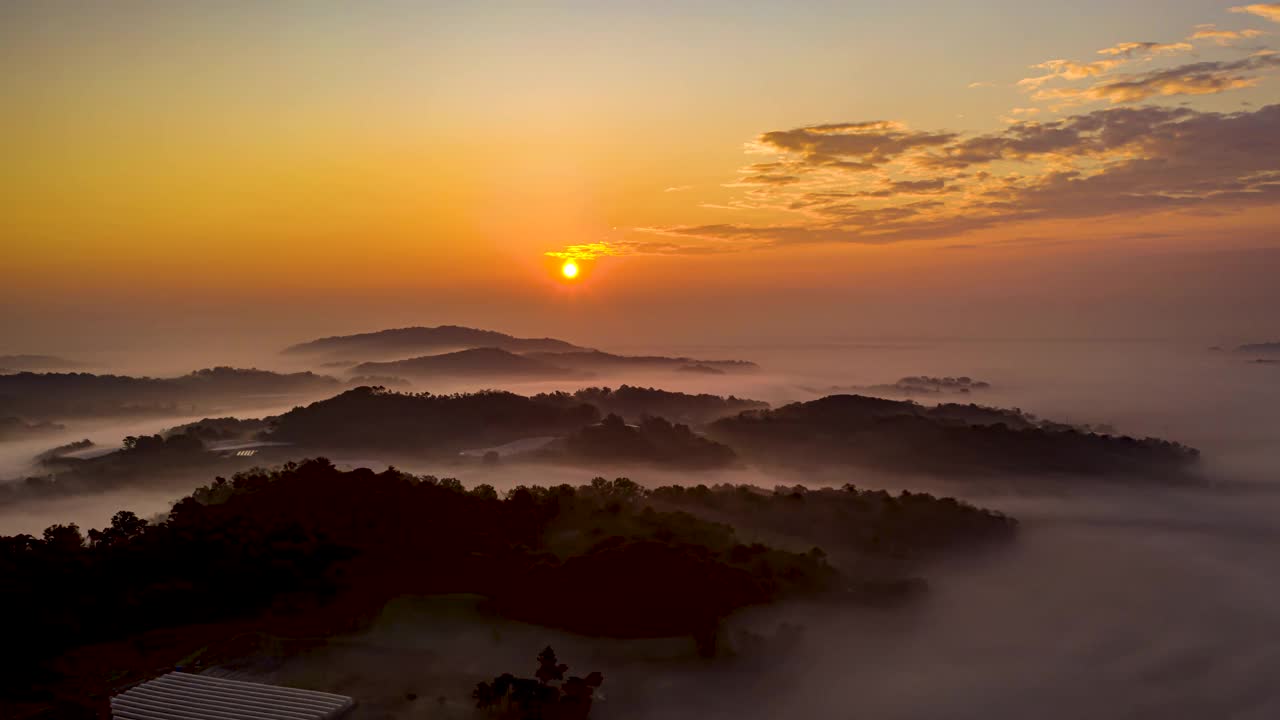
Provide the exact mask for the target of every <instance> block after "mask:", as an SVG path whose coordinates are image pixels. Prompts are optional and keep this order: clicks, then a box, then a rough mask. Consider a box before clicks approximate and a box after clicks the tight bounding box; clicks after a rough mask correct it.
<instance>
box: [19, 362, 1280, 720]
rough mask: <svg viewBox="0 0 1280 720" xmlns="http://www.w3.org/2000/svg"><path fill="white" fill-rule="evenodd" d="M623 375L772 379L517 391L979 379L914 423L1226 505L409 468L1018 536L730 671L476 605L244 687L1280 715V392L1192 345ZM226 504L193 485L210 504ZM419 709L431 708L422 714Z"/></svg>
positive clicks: (1058, 489)
mask: <svg viewBox="0 0 1280 720" xmlns="http://www.w3.org/2000/svg"><path fill="white" fill-rule="evenodd" d="M605 349H607V350H610V351H616V352H646V353H662V354H678V355H689V356H694V357H702V358H709V359H722V358H723V359H728V358H733V359H747V360H753V361H756V362H757V363H759V364H760V365H761V370H760V371H759V372H755V373H749V374H726V375H714V376H702V375H693V376H681V375H680V374H656V375H640V376H635V375H633V376H628V377H599V378H595V379H592V380H591V381H589V382H582V383H566V382H562V381H558V382H539V383H504V384H501V386H502V387H506V388H510V389H512V390H515V391H517V392H523V393H528V392H538V391H542V390H550V389H567V390H572V389H576V388H577V387H581V386H584V385H614V386H616V385H617V384H621V383H622V382H629V383H632V384H645V385H650V384H651V385H656V386H659V387H663V388H666V389H670V390H683V391H687V392H710V393H716V394H736V395H739V396H743V397H751V398H756V399H762V400H766V401H768V402H770V403H774V404H779V403H784V402H789V401H795V400H805V399H812V398H814V397H817V396H818V394H819V393H820V392H822V391H823V390H825V389H826V388H829V387H832V386H841V387H844V386H855V385H872V384H880V383H891V382H893V381H894V380H896V379H897V378H899V377H902V376H906V375H941V376H946V375H951V376H959V375H967V376H970V377H972V378H974V379H977V380H984V381H987V382H990V383H991V384H992V388H991V389H990V390H989V391H986V392H982V393H974V394H973V395H963V396H952V395H948V396H939V397H936V398H916V399H917V400H919V401H921V402H933V401H958V402H969V401H973V402H978V403H983V404H991V405H999V406H1016V407H1020V408H1022V409H1024V410H1027V411H1029V412H1033V413H1035V414H1037V415H1039V416H1041V417H1045V418H1051V419H1054V420H1060V421H1068V422H1080V423H1110V424H1112V425H1114V426H1115V427H1116V428H1117V429H1118V430H1119V431H1120V432H1123V433H1126V434H1133V435H1157V436H1160V437H1164V438H1167V439H1171V440H1177V441H1180V442H1184V443H1187V444H1189V445H1192V446H1195V447H1198V448H1200V449H1201V450H1202V451H1203V453H1204V455H1203V457H1204V466H1205V470H1204V472H1205V476H1206V477H1207V478H1208V480H1209V481H1210V482H1209V483H1208V484H1207V485H1206V486H1205V487H1196V488H1172V487H1165V486H1161V485H1158V484H1150V483H1146V484H1137V483H1134V484H1126V483H1125V482H1123V481H1118V480H1108V481H1092V482H1084V481H1079V482H1074V481H1073V482H1065V481H1056V482H1044V479H1042V478H1013V479H1001V480H998V481H994V480H993V481H990V482H971V481H961V480H954V479H949V478H946V477H931V478H914V477H901V476H886V475H882V474H871V473H865V472H860V471H855V470H837V469H829V470H825V471H820V472H810V473H795V472H791V473H787V472H780V471H775V472H765V471H762V470H759V469H755V468H742V469H737V470H731V471H719V472H707V473H690V472H684V473H670V472H657V471H653V470H646V469H643V468H634V467H633V468H627V467H608V466H601V467H571V468H563V467H550V466H539V465H522V464H505V463H504V464H502V465H499V466H497V467H483V468H482V467H478V466H468V467H464V468H462V469H459V468H458V467H456V466H435V465H433V464H432V463H419V464H414V463H409V464H408V465H405V466H402V467H404V469H407V470H410V471H413V472H417V473H433V474H437V475H442V476H457V477H459V478H460V479H461V480H462V481H463V482H464V483H465V484H467V485H468V486H470V485H474V484H477V483H481V482H487V483H490V484H493V485H495V486H496V487H498V488H499V489H500V490H501V489H505V488H509V487H513V486H514V485H517V484H555V483H564V482H567V483H572V484H580V483H584V482H586V481H588V480H589V479H590V478H591V477H592V476H594V475H605V476H610V477H611V476H614V475H622V474H625V475H628V476H630V477H631V478H632V479H634V480H637V481H639V482H642V483H644V484H648V485H657V484H666V483H681V482H683V483H699V482H701V483H707V484H713V483H717V482H735V483H743V482H749V483H755V484H760V485H764V486H772V485H775V484H779V483H786V484H791V483H796V482H800V483H805V484H810V485H814V486H820V485H840V484H842V483H845V482H853V483H855V484H857V485H858V486H860V487H886V488H889V489H898V488H903V487H907V488H912V489H925V490H930V491H933V492H937V493H945V494H948V495H956V496H959V497H962V498H965V499H968V500H971V501H973V502H974V503H976V504H979V505H982V506H985V507H991V508H994V509H998V510H1002V511H1004V512H1007V513H1009V514H1010V515H1012V516H1014V517H1016V518H1018V519H1019V520H1020V521H1021V522H1022V532H1021V534H1020V536H1019V538H1018V540H1017V541H1016V542H1015V543H1014V545H1013V546H1012V547H1011V548H1008V549H1007V550H1002V551H999V552H995V553H992V554H987V555H984V556H981V557H977V558H967V559H955V560H951V561H947V562H945V563H940V564H937V565H935V566H931V567H928V568H925V569H924V571H923V572H922V573H921V574H922V575H924V576H925V577H927V578H928V580H929V584H930V592H929V593H928V594H927V597H926V598H925V599H924V600H922V601H920V602H918V603H916V604H913V605H911V606H909V607H906V608H895V609H867V608H857V607H855V608H849V607H843V608H834V607H814V606H806V605H800V604H791V605H783V606H779V607H772V608H765V609H756V610H752V611H748V612H745V613H742V614H741V615H739V616H737V617H734V618H732V619H731V620H730V621H729V623H728V628H729V630H728V631H727V634H728V635H729V636H730V637H732V636H733V633H734V632H736V631H739V630H744V629H749V630H751V631H752V632H755V633H758V634H760V635H761V636H763V637H765V638H766V640H765V641H764V642H765V644H764V645H763V646H762V647H761V648H757V649H756V650H755V651H748V650H745V649H744V650H743V652H740V653H739V654H738V655H737V656H736V657H731V658H721V659H717V660H714V661H705V660H698V659H696V658H695V657H694V656H693V654H692V653H691V649H690V647H689V646H688V645H689V644H688V643H685V642H683V641H678V640H670V641H652V642H620V641H609V640H599V639H589V638H582V637H573V636H568V635H564V634H562V633H557V632H552V631H548V630H545V629H542V628H536V627H530V626H525V625H521V624H518V623H510V622H506V621H500V620H497V619H495V618H491V617H486V616H484V615H482V614H478V613H477V612H475V611H474V610H472V609H470V606H469V605H468V601H466V600H465V599H463V600H450V601H445V600H440V601H430V602H426V604H425V605H424V604H423V602H421V601H416V600H413V599H405V600H404V601H403V602H402V603H398V604H396V605H395V606H393V607H390V608H388V610H387V611H386V613H385V614H384V616H383V618H382V619H381V620H380V621H379V622H378V623H376V624H375V625H374V626H373V627H372V628H371V629H370V630H368V631H367V632H365V633H360V634H357V635H354V636H349V637H341V638H334V639H332V640H331V642H329V643H328V644H327V645H325V646H324V647H322V648H319V649H316V650H314V651H311V652H308V653H305V654H303V655H300V656H295V657H290V658H267V659H264V656H258V657H256V658H255V659H254V660H253V662H249V663H247V664H245V665H243V666H241V667H239V668H238V669H237V672H239V673H241V674H243V675H245V676H249V677H257V678H262V679H267V680H273V681H282V682H295V683H299V684H310V685H313V686H323V687H325V688H326V689H330V690H333V691H337V692H350V693H353V694H358V695H360V696H361V697H363V698H365V699H366V702H365V704H364V706H363V707H362V708H361V709H359V710H358V712H357V715H356V717H406V718H407V717H419V716H421V713H423V712H425V711H426V710H424V704H426V707H429V708H430V709H431V712H432V713H433V715H432V716H433V717H435V716H438V717H452V716H465V714H466V713H467V712H469V705H468V703H467V702H466V698H467V696H468V693H469V690H470V687H471V686H472V685H474V683H475V681H476V680H478V679H481V678H485V677H492V676H493V675H496V674H498V673H501V672H507V671H511V672H516V673H527V672H530V671H531V670H532V666H533V656H534V655H535V654H536V652H537V651H538V650H539V649H540V648H541V647H542V646H543V645H546V644H548V643H551V644H554V646H555V647H556V649H557V651H558V652H559V653H560V655H561V658H562V660H563V661H565V662H568V663H569V664H570V666H571V668H573V671H574V672H582V673H586V672H589V671H591V670H601V671H603V672H604V673H605V676H606V683H605V685H604V687H603V691H604V696H605V699H604V700H603V701H601V702H599V703H598V704H597V705H596V709H595V710H594V711H593V713H594V715H593V716H598V717H602V718H609V717H615V718H620V717H628V718H634V717H641V718H707V717H724V718H772V717H783V716H788V717H837V716H841V717H843V716H849V715H850V714H853V715H856V716H859V717H875V718H938V717H947V718H989V717H1040V718H1064V719H1065V718H1079V717H1133V718H1142V717H1160V718H1204V717H1233V718H1270V717H1276V716H1277V715H1280V693H1277V692H1276V691H1275V690H1274V677H1275V676H1276V674H1277V673H1280V645H1278V644H1277V643H1276V641H1275V638H1276V637H1280V605H1277V604H1276V603H1275V602H1274V597H1275V596H1276V594H1277V592H1280V576H1277V574H1276V572H1275V571H1276V567H1277V565H1276V561H1275V553H1274V548H1275V546H1276V542H1277V540H1280V526H1278V525H1277V522H1276V518H1277V517H1280V368H1277V367H1276V366H1271V365H1253V364H1249V363H1248V362H1247V360H1249V359H1250V358H1246V357H1243V356H1239V355H1236V354H1233V353H1230V352H1226V353H1221V352H1210V351H1208V350H1207V349H1206V348H1204V347H1202V346H1199V345H1196V344H1192V343H1181V344H1179V343H1157V342H1126V341H1113V342H1102V341H1093V342H1050V341H1042V342H1033V341H1018V342H1004V341H946V342H943V341H920V342H888V343H812V344H809V345H804V346H799V347H771V346H673V347H652V346H647V347H644V348H638V347H637V348H628V347H609V348H605ZM205 364H220V361H219V362H217V363H215V362H209V363H205ZM260 366H262V365H260ZM290 369H293V368H290ZM498 385H499V384H496V383H492V382H483V383H454V384H442V385H441V386H439V387H430V388H428V387H425V386H415V389H419V390H432V391H436V392H446V391H454V390H466V389H477V388H480V387H494V386H498ZM282 409H284V408H263V409H261V410H260V411H259V412H258V413H257V414H256V415H255V414H252V413H246V412H237V413H236V414H237V415H238V416H241V417H252V416H261V415H265V414H271V413H273V412H279V411H280V410H282ZM190 419H194V418H178V417H174V418H151V419H147V420H130V421H129V422H128V423H116V424H112V423H102V424H98V425H93V426H85V427H81V426H75V425H74V424H72V423H68V424H69V425H72V427H70V428H69V429H68V430H67V432H66V438H65V439H64V438H60V437H58V438H53V437H50V438H41V440H40V441H39V442H38V443H32V442H24V443H20V444H18V443H10V444H3V445H0V453H3V454H2V455H0V461H2V462H3V464H4V466H5V468H6V471H8V470H13V469H16V468H18V467H19V466H20V465H21V463H22V462H24V461H25V459H29V456H30V455H31V454H33V453H34V452H35V451H38V450H40V449H44V447H48V446H52V445H55V444H58V443H59V442H63V441H65V440H66V439H79V438H81V437H89V438H91V439H94V440H95V442H101V443H110V442H118V441H119V438H120V437H122V436H123V435H125V434H134V433H138V432H155V431H158V430H160V429H161V428H163V427H168V426H171V425H174V424H178V423H180V422H185V421H187V420H190ZM367 460H368V461H370V463H371V464H374V463H378V462H381V461H382V460H383V459H381V458H368V459H367ZM210 479H211V478H192V483H191V486H192V487H194V485H196V484H202V483H205V482H208V480H210ZM189 490H190V487H188V488H185V489H183V488H179V487H168V486H166V487H165V488H158V489H146V490H143V489H132V488H131V489H128V490H119V491H115V492H112V493H108V494H103V495H96V496H81V497H76V498H67V499H61V500H57V501H49V502H46V503H43V504H24V505H22V506H11V507H8V508H4V509H3V510H2V511H0V533H5V534H9V533H14V532H37V531H38V530H39V529H40V528H41V527H43V526H44V525H47V524H49V523H52V522H54V521H58V522H67V521H75V522H78V523H80V524H81V525H82V527H90V526H95V525H99V524H101V523H103V522H105V521H106V520H107V519H108V518H109V517H110V515H111V513H113V512H114V511H116V510H119V509H134V510H135V511H137V512H139V513H140V514H142V515H147V516H150V515H153V514H155V513H157V512H162V511H163V509H164V508H165V507H167V503H168V502H169V501H172V500H173V499H174V498H175V497H178V496H180V495H182V494H185V492H187V491H189ZM672 591H673V592H678V591H679V590H678V588H673V589H672ZM433 603H434V604H433ZM441 603H444V604H443V605H442V604H441ZM450 603H452V604H450ZM446 610H447V612H446ZM785 623H790V624H794V625H799V626H800V627H801V628H803V629H802V631H801V632H800V634H799V636H798V637H794V638H793V637H791V636H790V635H789V634H788V633H787V632H785V631H784V632H782V633H779V630H778V629H779V628H780V627H782V626H783V624H785ZM769 637H774V638H775V639H774V640H773V641H769V640H768V639H767V638H769ZM408 658H412V662H407V659H408ZM410 692H412V693H414V694H416V695H418V696H419V699H417V700H414V701H410V700H408V699H407V698H406V695H405V694H406V693H410ZM437 697H443V698H444V700H443V702H439V701H437V699H436V698H437Z"/></svg>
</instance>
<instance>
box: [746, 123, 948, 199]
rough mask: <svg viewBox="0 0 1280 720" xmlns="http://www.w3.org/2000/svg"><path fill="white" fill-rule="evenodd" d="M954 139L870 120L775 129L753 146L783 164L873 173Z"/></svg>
mask: <svg viewBox="0 0 1280 720" xmlns="http://www.w3.org/2000/svg"><path fill="white" fill-rule="evenodd" d="M955 138H956V135H955V134H954V133H947V132H918V131H912V130H909V129H907V128H906V126H905V125H903V124H902V123H897V122H891V121H887V120H873V121H868V122H858V123H835V124H827V125H810V126H808V127H801V128H796V129H794V130H775V131H773V132H767V133H764V134H762V135H760V136H759V137H757V138H756V141H755V143H754V145H753V147H754V148H755V149H756V150H757V151H758V152H767V153H781V154H783V155H785V156H786V160H785V161H784V162H791V163H797V164H798V165H799V166H802V167H815V166H821V167H828V168H835V169H841V170H874V169H875V168H877V167H879V166H882V165H885V164H887V163H889V162H890V161H892V160H894V159H895V158H898V157H900V156H902V155H903V154H905V153H908V152H911V151H913V150H917V149H919V148H925V147H936V146H940V145H945V144H947V143H949V142H951V141H953V140H954V139H955ZM749 177H750V176H749ZM764 177H765V178H766V182H772V183H783V184H786V183H789V182H791V181H792V176H791V175H774V174H769V173H765V174H764Z"/></svg>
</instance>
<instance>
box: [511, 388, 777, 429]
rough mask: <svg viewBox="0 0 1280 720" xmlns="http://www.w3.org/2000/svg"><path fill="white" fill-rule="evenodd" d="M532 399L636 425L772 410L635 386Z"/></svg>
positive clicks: (704, 420) (732, 399)
mask: <svg viewBox="0 0 1280 720" xmlns="http://www.w3.org/2000/svg"><path fill="white" fill-rule="evenodd" d="M533 397H534V399H535V400H540V401H546V402H554V403H557V404H560V405H573V404H578V403H586V404H587V405H593V406H595V407H596V408H597V409H599V410H600V412H601V413H603V414H606V415H608V414H613V415H621V416H622V417H623V418H625V419H626V420H627V421H628V422H633V423H634V422H640V421H641V420H643V419H645V418H646V417H663V418H666V419H667V420H670V421H671V422H675V423H684V424H686V425H703V424H706V423H709V422H711V421H712V420H717V419H719V418H722V417H725V416H727V415H735V414H737V413H740V412H742V411H744V410H763V409H767V408H768V407H769V404H768V403H765V402H761V401H759V400H749V399H747V398H739V397H734V396H733V395H730V396H728V397H724V396H721V395H710V394H707V393H699V394H697V395H692V394H689V393H682V392H672V391H670V390H659V389H657V388H651V387H636V386H633V385H620V386H619V387H618V388H617V389H616V390H615V389H612V388H607V387H589V388H583V389H581V390H578V391H577V392H573V393H567V392H554V393H542V394H539V395H534V396H533Z"/></svg>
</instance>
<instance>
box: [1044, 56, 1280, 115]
mask: <svg viewBox="0 0 1280 720" xmlns="http://www.w3.org/2000/svg"><path fill="white" fill-rule="evenodd" d="M1278 67H1280V55H1276V54H1272V53H1262V54H1257V55H1254V56H1251V57H1248V58H1245V59H1242V60H1235V61H1230V62H1197V63H1190V64H1187V65H1179V66H1176V67H1171V68H1165V69H1163V70H1153V71H1151V72H1147V73H1141V74H1136V75H1118V76H1115V77H1113V78H1109V79H1106V80H1103V81H1102V82H1098V83H1095V84H1094V85H1092V86H1090V87H1087V88H1047V89H1044V90H1040V91H1039V92H1037V93H1036V94H1035V95H1034V96H1033V97H1034V98H1035V99H1036V100H1050V101H1068V102H1090V101H1107V102H1111V103H1129V102H1141V101H1143V100H1147V99H1150V98H1153V97H1167V96H1170V95H1212V94H1215V93H1220V92H1226V91H1228V90H1238V89H1241V88H1247V87H1253V86H1254V85H1256V84H1258V82H1259V80H1260V77H1259V74H1260V73H1262V72H1265V71H1267V70H1271V69H1274V68H1278Z"/></svg>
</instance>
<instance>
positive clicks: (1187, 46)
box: [1098, 42, 1193, 58]
mask: <svg viewBox="0 0 1280 720" xmlns="http://www.w3.org/2000/svg"><path fill="white" fill-rule="evenodd" d="M1192 49H1193V48H1192V45H1191V43H1186V42H1172V43H1158V42H1122V43H1117V44H1115V45H1112V46H1111V47H1109V48H1103V49H1101V50H1099V51H1098V54H1099V55H1118V56H1120V57H1123V58H1132V57H1134V56H1140V55H1160V54H1165V53H1175V52H1190V51H1191V50H1192Z"/></svg>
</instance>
